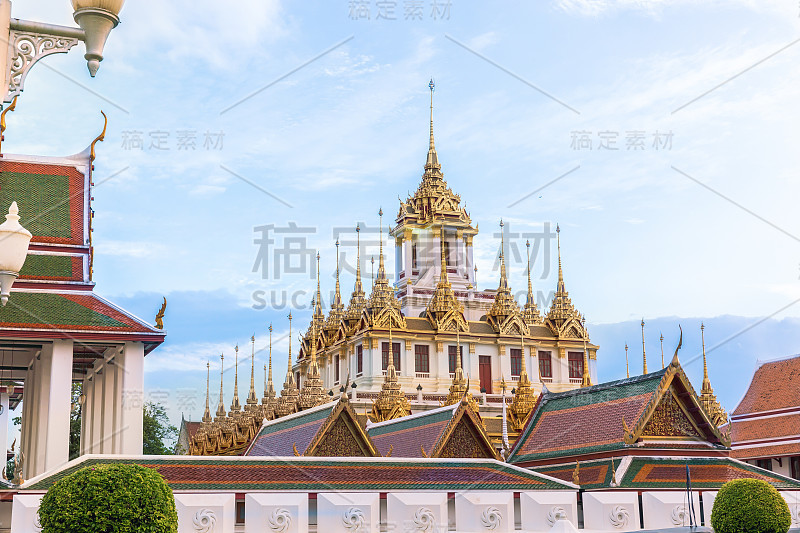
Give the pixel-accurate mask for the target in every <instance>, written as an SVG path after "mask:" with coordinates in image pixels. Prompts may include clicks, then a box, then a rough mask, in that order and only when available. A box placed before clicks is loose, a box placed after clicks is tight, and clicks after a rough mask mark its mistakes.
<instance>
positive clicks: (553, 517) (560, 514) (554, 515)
mask: <svg viewBox="0 0 800 533" xmlns="http://www.w3.org/2000/svg"><path fill="white" fill-rule="evenodd" d="M566 519H567V511H565V510H564V508H563V507H559V506H557V505H555V506H553V508H552V509H550V512H549V513H547V523H548V524H550V526H551V527H552V526H554V525H556V522H557V521H559V520H566Z"/></svg>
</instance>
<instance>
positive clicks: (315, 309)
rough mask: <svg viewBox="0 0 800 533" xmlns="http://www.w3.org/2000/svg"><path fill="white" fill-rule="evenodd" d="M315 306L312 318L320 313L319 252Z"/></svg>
mask: <svg viewBox="0 0 800 533" xmlns="http://www.w3.org/2000/svg"><path fill="white" fill-rule="evenodd" d="M316 300H317V304H316V306H315V307H314V316H315V317H316V316H318V315H319V314H321V313H322V292H321V291H320V288H319V252H317V298H316Z"/></svg>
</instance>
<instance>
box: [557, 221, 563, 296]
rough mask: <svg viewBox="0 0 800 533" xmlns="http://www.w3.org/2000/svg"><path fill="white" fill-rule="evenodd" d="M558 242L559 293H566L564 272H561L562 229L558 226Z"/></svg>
mask: <svg viewBox="0 0 800 533" xmlns="http://www.w3.org/2000/svg"><path fill="white" fill-rule="evenodd" d="M556 242H557V244H558V291H559V292H564V271H563V270H561V227H560V226H559V225H558V224H556Z"/></svg>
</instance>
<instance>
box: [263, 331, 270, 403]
mask: <svg viewBox="0 0 800 533" xmlns="http://www.w3.org/2000/svg"><path fill="white" fill-rule="evenodd" d="M268 381H269V383H272V322H270V324H269V378H268ZM266 395H267V384H266V383H264V396H266Z"/></svg>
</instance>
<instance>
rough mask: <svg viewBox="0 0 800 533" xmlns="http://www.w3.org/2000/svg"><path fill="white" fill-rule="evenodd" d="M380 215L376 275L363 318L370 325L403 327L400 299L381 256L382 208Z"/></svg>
mask: <svg viewBox="0 0 800 533" xmlns="http://www.w3.org/2000/svg"><path fill="white" fill-rule="evenodd" d="M378 216H379V217H380V220H381V222H380V230H379V235H380V253H379V259H378V275H377V277H376V278H375V283H374V285H373V287H372V294H371V295H370V297H369V300H368V301H367V307H366V309H365V311H364V318H365V319H366V321H367V323H368V324H370V325H371V326H372V327H377V328H388V327H389V326H390V325H393V326H394V327H396V328H399V329H405V327H406V320H405V318H404V317H403V313H402V312H401V311H400V301H399V300H398V299H397V297H396V296H395V294H394V288H392V286H391V284H390V283H389V278H388V277H387V276H386V266H385V264H384V258H383V209H381V210H380V211H378Z"/></svg>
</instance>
